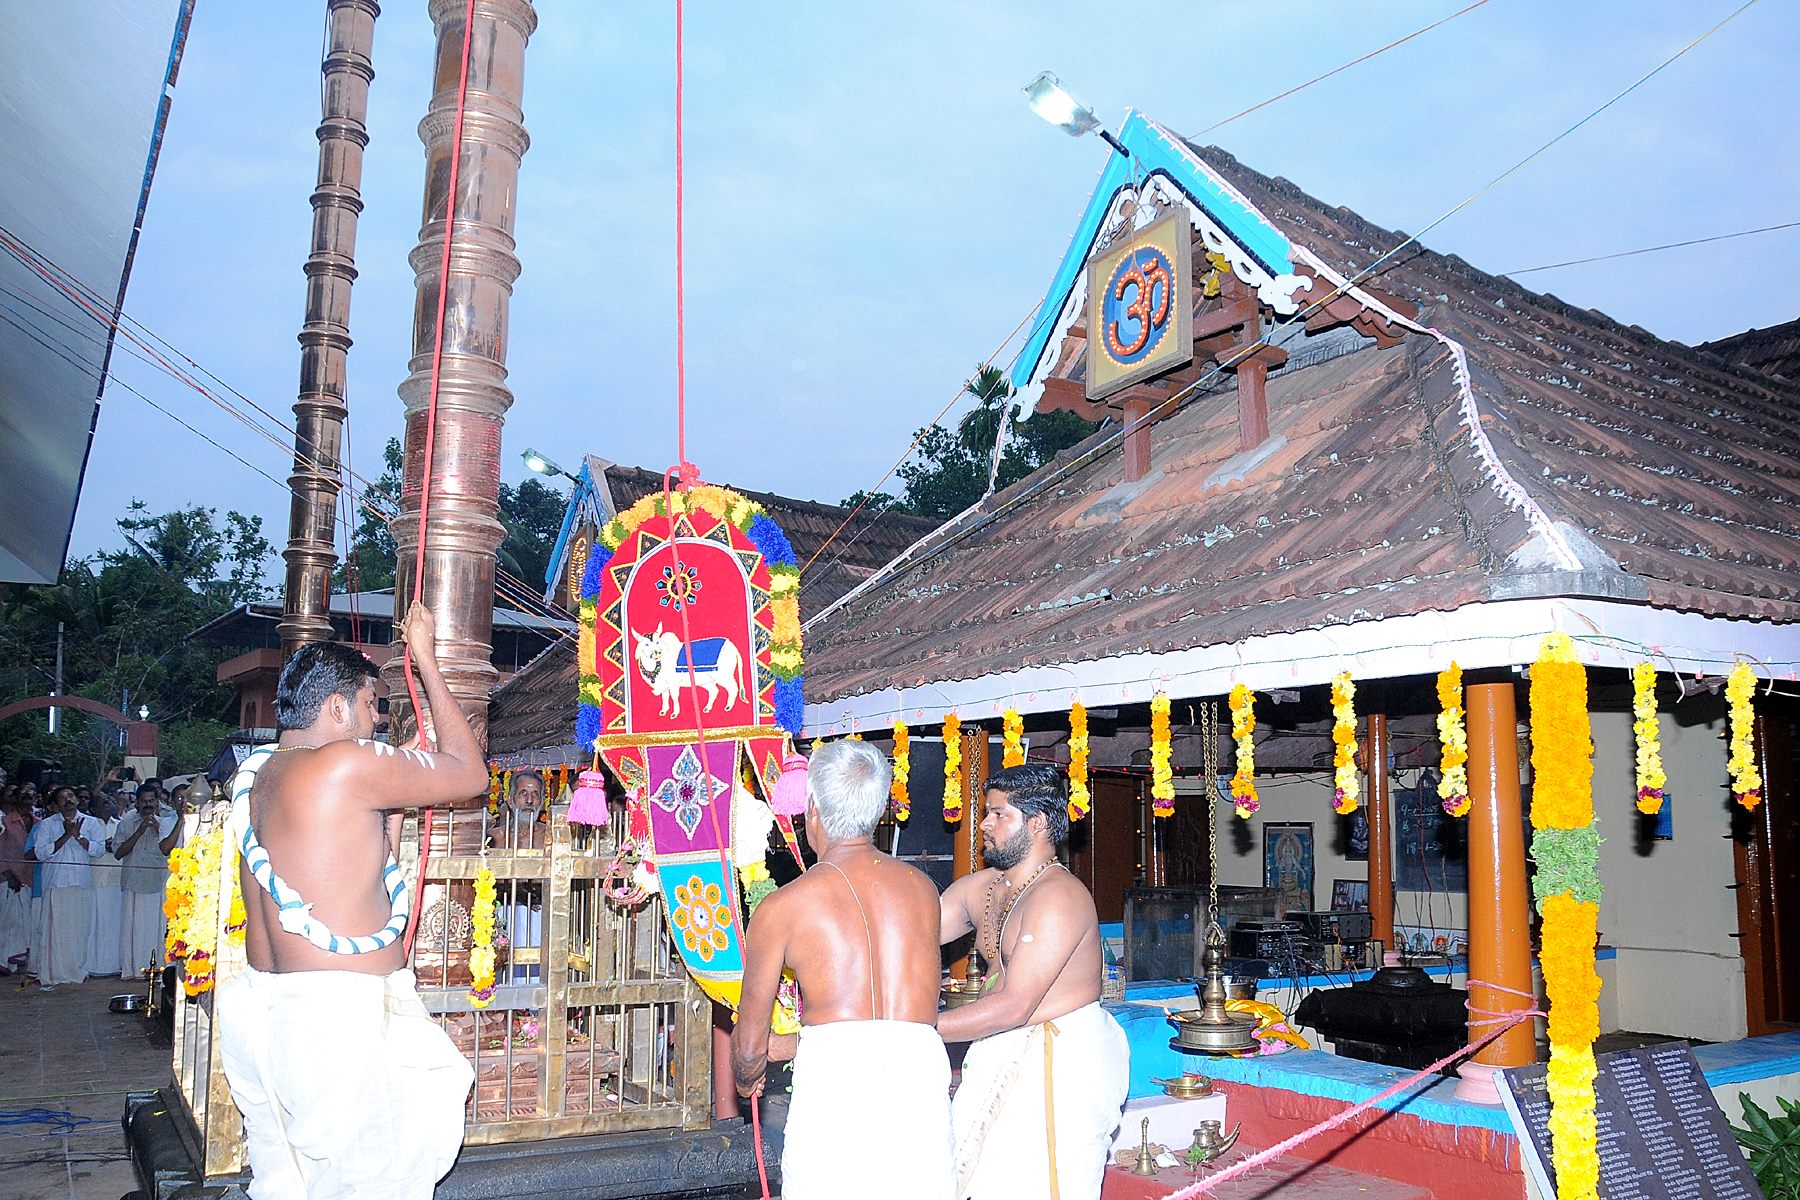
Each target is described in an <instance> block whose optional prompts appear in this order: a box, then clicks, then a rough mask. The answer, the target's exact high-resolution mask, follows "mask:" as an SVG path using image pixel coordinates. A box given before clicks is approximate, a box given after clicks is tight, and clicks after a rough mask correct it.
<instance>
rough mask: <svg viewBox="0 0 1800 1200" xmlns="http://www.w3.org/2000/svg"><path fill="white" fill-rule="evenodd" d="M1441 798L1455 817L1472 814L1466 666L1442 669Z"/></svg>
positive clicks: (1439, 689) (1439, 686) (1439, 721)
mask: <svg viewBox="0 0 1800 1200" xmlns="http://www.w3.org/2000/svg"><path fill="white" fill-rule="evenodd" d="M1437 694H1438V718H1437V727H1438V799H1439V800H1441V801H1443V806H1444V811H1445V812H1447V813H1449V814H1450V815H1451V816H1453V817H1466V816H1468V815H1469V729H1468V725H1467V724H1466V723H1465V721H1466V716H1465V712H1464V709H1463V684H1462V668H1461V667H1459V666H1457V665H1456V664H1455V663H1454V662H1453V663H1451V664H1450V665H1449V666H1447V667H1445V668H1444V669H1443V670H1442V671H1439V672H1438V677H1437Z"/></svg>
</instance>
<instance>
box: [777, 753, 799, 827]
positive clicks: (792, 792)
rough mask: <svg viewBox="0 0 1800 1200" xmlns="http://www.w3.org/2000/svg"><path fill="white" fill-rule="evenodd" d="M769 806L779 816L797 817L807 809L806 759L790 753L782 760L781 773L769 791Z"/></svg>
mask: <svg viewBox="0 0 1800 1200" xmlns="http://www.w3.org/2000/svg"><path fill="white" fill-rule="evenodd" d="M769 806H770V807H771V808H773V809H774V810H775V815H776V816H778V817H797V816H799V815H801V814H802V813H804V812H805V811H806V759H804V758H802V757H801V756H800V755H798V754H790V755H788V756H787V757H786V758H784V759H782V760H781V774H780V776H779V777H777V778H776V780H775V786H774V788H773V789H771V790H770V792H769Z"/></svg>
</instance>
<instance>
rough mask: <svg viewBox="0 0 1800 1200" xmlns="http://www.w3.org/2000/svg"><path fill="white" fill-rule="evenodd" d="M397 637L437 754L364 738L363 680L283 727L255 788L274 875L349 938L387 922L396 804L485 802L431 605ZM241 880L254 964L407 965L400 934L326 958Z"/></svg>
mask: <svg viewBox="0 0 1800 1200" xmlns="http://www.w3.org/2000/svg"><path fill="white" fill-rule="evenodd" d="M402 633H403V636H405V638H406V639H407V641H408V643H409V644H410V645H411V646H412V647H413V662H414V664H415V665H416V666H417V667H418V670H419V677H420V681H421V682H422V683H423V684H424V690H425V695H426V704H427V709H428V713H429V725H430V727H433V728H435V730H436V732H437V736H438V738H439V747H438V750H437V751H436V752H435V753H432V754H429V755H426V754H421V753H419V752H417V751H413V750H396V749H394V748H393V747H391V746H387V745H384V744H381V743H376V742H373V741H371V740H370V739H371V738H372V737H373V734H374V729H375V696H374V685H373V683H372V682H370V683H367V684H364V685H363V686H362V687H361V688H359V689H358V690H357V693H356V695H355V696H354V697H353V698H346V697H340V696H335V695H334V696H332V697H330V698H329V699H327V700H326V701H325V702H324V703H323V704H322V705H321V707H320V711H319V715H318V718H317V720H315V721H314V722H313V723H312V724H311V725H309V726H308V727H307V728H305V729H289V730H285V731H284V732H283V733H282V734H281V736H280V739H279V741H278V743H277V746H276V751H275V754H274V755H273V757H271V758H270V759H269V760H268V761H267V762H266V763H264V764H263V766H262V769H261V770H260V771H259V772H258V773H257V776H256V781H255V784H254V786H253V787H252V788H251V792H250V827H251V829H252V830H254V831H255V834H256V837H257V840H258V841H259V842H261V844H262V847H263V849H264V850H266V851H267V852H268V855H269V861H270V863H271V864H272V865H273V867H274V870H275V873H276V874H277V875H279V876H281V877H282V879H283V880H285V881H286V883H287V884H288V886H289V887H290V888H291V889H292V890H293V891H295V892H297V893H298V894H299V895H300V897H301V898H302V899H303V900H305V901H307V902H309V903H311V904H312V906H313V908H312V915H313V916H314V918H315V919H317V920H318V921H320V922H322V923H323V924H325V925H326V926H328V927H330V928H331V929H332V931H333V932H335V933H337V934H339V935H340V936H345V937H363V936H367V935H369V934H372V933H374V932H375V931H377V930H379V929H380V928H382V926H384V925H386V924H387V923H388V918H389V916H390V915H391V907H390V904H389V900H388V894H387V891H386V889H385V888H383V887H382V883H381V876H382V872H383V869H384V868H385V867H386V864H387V860H388V856H389V855H390V854H392V853H394V852H395V851H396V850H397V848H398V844H399V826H400V810H402V809H405V808H410V807H451V808H467V807H470V806H472V805H475V804H478V803H480V802H481V801H482V800H484V799H485V793H486V784H487V767H486V765H485V763H484V761H483V759H482V755H481V747H480V743H479V742H478V741H477V740H476V738H475V734H474V732H473V730H471V729H470V727H469V723H468V720H467V719H466V718H465V717H464V716H463V713H462V710H461V708H460V707H459V706H458V705H457V703H456V701H455V699H454V698H453V697H452V696H451V695H450V692H449V689H448V688H447V687H446V686H445V684H444V680H443V676H442V674H441V673H440V672H439V671H438V666H437V657H436V652H435V645H434V642H435V634H436V630H435V625H434V623H433V621H432V618H431V614H430V612H429V611H427V610H426V609H424V608H423V607H422V606H416V605H415V606H414V608H413V610H412V612H411V613H409V614H408V615H407V619H406V622H405V624H404V628H403V630H402ZM239 875H240V880H241V886H242V889H243V894H244V906H245V911H246V914H247V916H248V918H249V922H248V929H247V930H246V931H245V939H244V949H245V954H246V957H247V958H248V961H249V963H250V965H251V966H252V967H254V968H256V969H257V970H259V971H272V972H292V971H356V972H362V973H365V974H373V975H386V974H389V973H391V972H393V971H396V970H398V969H399V968H401V967H403V966H405V965H406V959H405V951H404V949H403V946H402V944H401V943H400V942H399V941H396V942H395V943H394V944H392V945H390V946H387V947H385V948H384V949H381V950H378V951H373V952H370V953H366V954H331V953H328V952H326V951H324V950H321V949H319V948H318V947H316V946H314V945H313V944H312V943H311V942H309V941H307V940H306V939H305V938H303V937H301V936H300V935H298V934H293V933H288V932H287V931H285V930H284V929H282V928H281V925H280V922H279V912H278V910H277V908H276V905H275V902H274V901H273V900H272V899H271V898H270V896H269V894H268V892H266V891H265V890H263V888H262V886H261V885H260V884H258V883H257V882H256V881H255V880H254V879H253V878H252V877H251V874H250V871H249V869H248V867H247V866H245V865H244V864H242V863H240V865H239Z"/></svg>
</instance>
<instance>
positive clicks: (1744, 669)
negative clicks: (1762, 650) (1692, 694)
mask: <svg viewBox="0 0 1800 1200" xmlns="http://www.w3.org/2000/svg"><path fill="white" fill-rule="evenodd" d="M1755 694H1756V674H1755V672H1753V671H1752V670H1751V669H1750V664H1749V663H1747V662H1739V663H1738V664H1737V665H1736V666H1735V667H1733V668H1731V675H1730V677H1728V678H1727V679H1726V680H1725V699H1726V700H1727V701H1729V702H1730V704H1731V757H1730V758H1729V759H1728V760H1726V763H1725V767H1726V769H1727V770H1728V771H1730V772H1731V794H1732V795H1734V796H1736V797H1737V802H1738V803H1739V804H1740V805H1742V806H1743V807H1745V808H1747V809H1749V808H1755V807H1756V806H1757V805H1758V804H1760V803H1762V785H1763V780H1762V772H1761V771H1760V770H1758V769H1757V766H1756V744H1755V730H1756V710H1755V709H1754V708H1752V707H1751V705H1750V698H1751V697H1752V696H1754V695H1755Z"/></svg>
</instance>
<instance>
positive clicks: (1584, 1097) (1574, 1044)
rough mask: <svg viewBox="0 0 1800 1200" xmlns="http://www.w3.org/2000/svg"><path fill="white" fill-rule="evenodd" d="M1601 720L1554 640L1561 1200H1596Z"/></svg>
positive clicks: (1554, 1146) (1547, 761)
mask: <svg viewBox="0 0 1800 1200" xmlns="http://www.w3.org/2000/svg"><path fill="white" fill-rule="evenodd" d="M1593 753H1594V743H1593V737H1592V723H1591V720H1590V718H1589V716H1588V708H1587V672H1586V670H1585V669H1584V668H1583V667H1582V665H1581V664H1580V663H1579V662H1577V661H1576V659H1575V646H1574V643H1573V642H1572V641H1570V639H1569V636H1568V635H1567V634H1564V633H1553V634H1551V635H1550V636H1548V637H1546V638H1545V639H1544V642H1543V647H1542V649H1541V650H1540V651H1539V654H1538V660H1537V662H1536V663H1534V664H1533V665H1532V668H1531V773H1532V780H1533V789H1532V802H1531V824H1532V827H1533V829H1534V830H1535V831H1536V832H1535V833H1534V834H1533V836H1532V839H1531V855H1532V858H1533V859H1534V860H1535V861H1536V863H1537V871H1536V873H1535V874H1534V876H1533V877H1532V891H1533V892H1534V893H1535V894H1536V897H1537V902H1538V911H1539V912H1541V913H1542V914H1543V918H1544V922H1543V949H1542V952H1541V955H1540V962H1541V963H1542V965H1543V972H1544V990H1545V993H1546V994H1547V995H1548V996H1549V998H1550V1021H1549V1027H1550V1064H1549V1068H1548V1088H1549V1093H1550V1134H1551V1151H1550V1160H1551V1167H1552V1170H1553V1172H1554V1174H1555V1175H1556V1194H1557V1198H1558V1200H1593V1198H1594V1197H1595V1196H1596V1195H1597V1194H1598V1190H1597V1189H1598V1187H1599V1179H1600V1159H1599V1155H1598V1153H1597V1151H1596V1149H1595V1137H1596V1124H1595V1118H1594V1038H1595V1037H1596V1036H1598V1035H1599V1032H1600V1008H1599V997H1600V976H1599V975H1598V974H1597V973H1596V972H1595V970H1594V943H1595V941H1596V940H1597V936H1598V935H1597V934H1596V929H1597V928H1598V926H1599V921H1600V892H1601V888H1600V876H1599V865H1600V833H1599V830H1598V829H1597V828H1596V826H1595V824H1594V794H1593V771H1594V764H1593V758H1592V755H1593Z"/></svg>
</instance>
